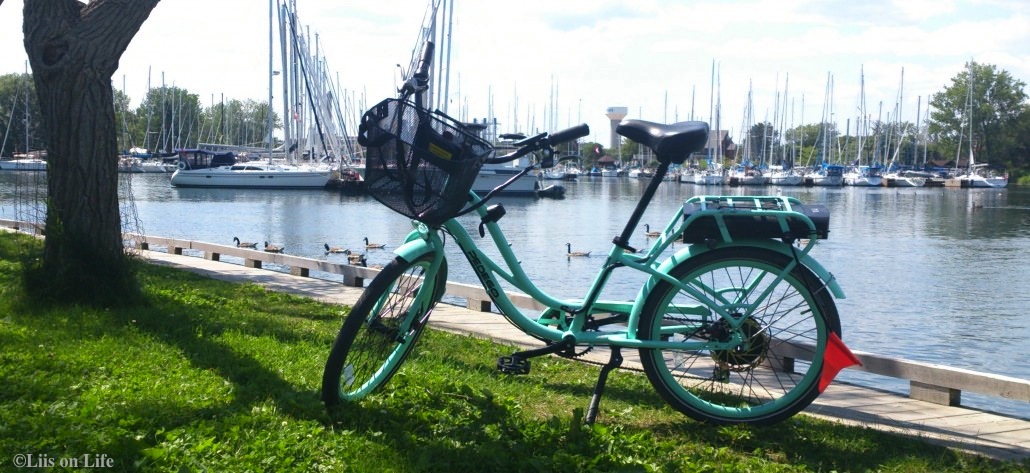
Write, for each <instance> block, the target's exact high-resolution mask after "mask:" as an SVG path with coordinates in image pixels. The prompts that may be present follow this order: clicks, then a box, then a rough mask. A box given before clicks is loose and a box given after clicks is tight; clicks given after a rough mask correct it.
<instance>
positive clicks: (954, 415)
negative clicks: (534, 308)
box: [139, 239, 1030, 460]
mask: <svg viewBox="0 0 1030 473" xmlns="http://www.w3.org/2000/svg"><path fill="white" fill-rule="evenodd" d="M152 240H153V239H152ZM203 245H207V246H212V247H214V246H217V245H211V244H201V245H200V246H203ZM190 248H193V247H192V246H191V247H190ZM219 248H221V250H219V249H210V248H208V249H206V250H204V249H201V248H194V249H197V250H200V251H204V253H203V254H202V256H203V257H197V256H184V255H183V251H182V247H177V246H175V245H174V244H172V245H169V246H168V247H167V250H166V251H151V250H140V251H139V253H140V255H141V256H142V257H143V258H144V259H145V260H148V261H150V262H152V263H155V264H163V265H169V266H175V267H178V268H182V269H186V270H190V271H194V272H197V273H200V274H204V275H207V276H210V277H212V278H215V279H221V280H228V281H235V282H251V283H255V284H260V285H263V286H265V287H267V288H268V289H270V290H274V291H283V292H290V293H294V294H299V295H303V296H307V297H311V298H314V299H316V300H319V301H323V302H329V303H337V304H345V305H353V304H354V303H355V302H356V301H357V299H358V297H359V296H360V295H361V292H362V289H361V288H360V287H355V286H360V283H361V280H362V279H366V278H371V277H372V276H373V275H374V274H375V272H374V270H371V269H367V268H355V267H349V266H348V267H346V268H338V267H337V266H347V265H335V264H333V265H329V264H328V263H325V262H324V261H321V262H315V263H310V264H309V263H303V262H299V261H295V260H301V259H302V258H299V257H295V256H289V255H271V254H262V253H263V252H260V251H257V252H253V251H252V252H251V253H253V256H254V258H255V259H254V260H245V263H244V264H242V265H241V264H233V263H227V262H221V261H219V256H218V255H219V253H218V252H217V251H225V252H229V253H231V252H233V251H234V250H236V249H235V248H232V249H229V248H226V247H221V246H219ZM239 251H244V250H239ZM247 254H250V253H247ZM212 255H214V256H213V257H212ZM262 259H263V260H267V261H269V262H274V263H278V264H284V265H287V266H289V265H290V264H291V263H293V264H298V263H300V265H304V264H307V265H308V266H312V267H313V268H314V269H320V270H321V269H323V268H324V269H343V271H342V272H341V274H343V275H344V281H345V282H346V284H341V283H339V282H334V281H328V280H324V279H316V278H310V277H306V276H308V270H307V269H306V268H305V269H303V271H300V270H294V269H291V273H293V274H289V273H285V272H279V271H272V270H267V269H261V264H260V260H262ZM247 261H250V262H249V263H248V262H247ZM253 261H257V263H256V264H255V263H254V262H253ZM309 261H311V260H309ZM328 266H333V268H329V267H328ZM470 288H471V286H465V285H455V284H448V291H447V292H448V294H455V293H459V294H458V295H462V294H461V293H467V294H472V292H471V291H472V289H470ZM467 297H469V299H468V300H469V302H468V305H469V306H470V307H476V306H477V305H478V306H479V308H480V309H486V307H488V305H487V303H485V302H482V301H478V300H475V299H473V298H472V297H471V296H467ZM430 325H431V326H433V327H435V328H437V329H442V330H448V331H452V332H458V333H466V334H473V335H477V336H482V337H484V338H490V339H493V340H496V341H499V342H505V343H512V344H516V345H521V346H530V347H537V346H540V342H539V341H537V340H535V339H533V338H531V337H529V336H527V335H525V334H523V333H522V332H521V331H519V330H518V329H516V328H515V327H513V326H512V325H511V324H509V323H508V322H507V321H506V320H505V319H504V318H503V317H502V316H500V315H498V314H494V313H490V312H482V311H479V310H472V309H469V308H466V307H460V306H455V305H446V304H440V305H439V306H438V307H437V309H436V310H434V312H433V315H432V317H431V318H430ZM624 355H625V356H626V362H625V363H624V367H625V368H627V369H633V368H634V359H633V358H634V357H635V356H636V353H635V351H634V350H625V351H624ZM859 356H860V358H862V359H863V361H864V362H866V361H871V362H873V364H876V363H887V362H889V361H890V359H886V358H882V357H877V356H875V355H871V354H859ZM607 358H608V356H607V354H606V353H604V352H603V351H602V350H595V351H594V352H593V353H591V354H590V355H589V356H588V357H585V361H589V362H595V363H603V362H604V361H606V360H607ZM487 362H491V360H487ZM913 365H916V364H915V363H912V362H901V363H899V364H898V365H897V366H901V367H902V369H903V370H904V369H911V366H913ZM892 366H893V365H892ZM906 367H908V368H906ZM953 371H955V372H956V373H957V374H955V373H951V375H953V376H958V377H959V378H962V377H963V374H964V373H963V372H962V370H953ZM945 374H949V373H948V372H945ZM906 379H913V378H906ZM964 382H965V381H961V380H960V383H964ZM1000 383H1001V384H1002V385H1003V386H1002V387H1001V388H997V389H998V395H1000V396H1002V397H1008V398H1014V399H1026V396H1027V394H1026V392H1025V388H1026V387H1027V386H1030V382H1027V381H1024V380H1011V379H1004V377H1001V381H1000ZM913 386H929V387H930V388H931V390H933V391H941V390H939V389H932V388H933V386H932V385H924V384H917V383H916V382H915V381H913ZM991 389H995V388H991ZM943 391H944V395H945V396H946V397H954V392H955V390H953V389H950V390H949V389H945V390H943ZM1013 391H1015V392H1013ZM992 392H993V391H992ZM587 401H588V400H587V399H584V403H585V402H587ZM946 404H947V403H945V404H940V403H933V402H928V401H925V400H918V399H913V398H912V397H908V396H904V395H902V394H897V393H892V392H886V391H881V390H877V389H872V388H867V387H862V386H857V385H852V384H846V383H841V382H836V383H834V384H832V385H831V386H830V387H829V388H828V389H827V390H826V392H824V393H823V394H822V395H821V396H820V397H819V398H818V399H817V400H816V401H815V402H814V403H813V404H812V405H811V406H809V408H808V409H806V410H805V412H806V413H807V414H809V415H813V416H817V417H821V418H825V419H830V420H833V421H837V422H841V423H844V424H849V425H857V426H864V427H868V428H873V429H878V430H884V431H889V432H894V433H898V434H902V435H907V436H913V437H917V438H920V439H923V440H925V441H927V442H931V443H935V444H939V445H945V446H948V447H951V448H956V449H960V450H964V451H969V452H974V453H978V454H981V455H984V456H987V457H991V458H998V459H1005V460H1019V459H1023V458H1030V420H1028V419H1022V418H1015V417H1011V416H1005V415H1002V414H997V413H990V412H983V411H979V410H974V409H970V408H965V407H959V406H950V405H946ZM601 411H602V414H603V412H604V403H603V401H602V405H601Z"/></svg>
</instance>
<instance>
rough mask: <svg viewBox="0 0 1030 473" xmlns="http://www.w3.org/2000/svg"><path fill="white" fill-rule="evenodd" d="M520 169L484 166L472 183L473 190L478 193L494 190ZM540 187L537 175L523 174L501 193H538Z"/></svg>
mask: <svg viewBox="0 0 1030 473" xmlns="http://www.w3.org/2000/svg"><path fill="white" fill-rule="evenodd" d="M518 171H519V170H518V169H515V168H505V169H488V168H483V169H481V170H480V171H479V175H477V176H476V181H475V182H473V183H472V190H474V191H476V193H477V194H480V195H482V194H485V193H487V192H490V191H492V190H493V189H494V188H495V187H497V186H499V185H501V184H504V183H505V182H507V181H508V179H510V178H511V177H512V176H514V175H515V174H517V173H518ZM539 188H540V186H539V183H538V178H537V176H536V175H533V174H530V175H526V176H522V177H520V178H519V179H517V180H516V181H515V182H512V183H511V185H509V186H508V187H505V188H504V190H502V191H501V194H525V195H530V194H534V193H536V191H537V190H538V189H539Z"/></svg>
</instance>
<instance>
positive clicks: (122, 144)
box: [0, 74, 282, 157]
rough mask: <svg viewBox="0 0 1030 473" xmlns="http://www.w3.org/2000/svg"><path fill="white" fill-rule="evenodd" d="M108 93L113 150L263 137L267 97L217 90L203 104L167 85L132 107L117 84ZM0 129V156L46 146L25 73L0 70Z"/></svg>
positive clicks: (247, 142) (261, 140)
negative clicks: (231, 95) (258, 98)
mask: <svg viewBox="0 0 1030 473" xmlns="http://www.w3.org/2000/svg"><path fill="white" fill-rule="evenodd" d="M112 93H113V96H114V104H113V105H114V115H115V126H116V128H117V129H118V133H117V140H118V150H119V152H120V153H123V154H129V153H130V150H132V149H134V148H135V149H144V150H146V151H147V152H150V153H161V152H166V153H167V152H174V150H176V149H181V148H195V147H197V145H198V144H199V143H219V144H227V145H233V146H264V145H265V144H266V143H267V140H268V113H269V107H268V103H267V102H259V101H255V100H250V99H248V100H239V99H234V98H228V99H227V98H225V97H224V96H223V97H219V98H218V99H217V101H216V100H215V99H214V98H212V99H211V101H210V102H209V103H208V104H207V105H206V106H205V105H204V104H202V103H201V100H200V98H199V97H198V96H197V94H194V93H191V92H190V91H189V90H186V89H183V88H180V87H176V86H171V87H153V88H151V89H150V90H149V91H148V92H147V95H146V97H144V98H143V100H142V101H141V102H140V104H139V105H138V106H136V107H134V108H133V107H130V103H131V102H132V100H131V98H130V97H129V96H128V95H126V94H125V93H123V92H122V91H120V90H117V89H113V90H112ZM26 110H27V111H28V113H26ZM271 113H272V118H273V123H274V126H275V127H276V128H281V126H282V121H281V118H280V117H279V115H278V114H276V113H275V111H274V110H273V111H272V112H271ZM26 119H27V120H26ZM0 129H2V130H4V136H5V137H6V140H5V141H4V142H3V143H2V148H0V156H4V157H10V156H13V155H14V154H16V153H24V152H25V150H26V149H30V150H40V149H46V148H47V145H48V141H47V137H46V133H44V128H43V125H42V116H41V114H40V113H39V104H38V101H37V99H36V91H35V84H34V80H33V78H32V76H31V74H30V75H28V76H26V74H5V75H2V76H0Z"/></svg>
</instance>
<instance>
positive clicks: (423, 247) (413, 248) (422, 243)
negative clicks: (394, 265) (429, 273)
mask: <svg viewBox="0 0 1030 473" xmlns="http://www.w3.org/2000/svg"><path fill="white" fill-rule="evenodd" d="M432 250H433V246H432V245H430V244H429V242H428V241H426V239H425V238H424V236H423V235H422V234H421V233H419V232H418V231H413V232H411V233H409V234H408V237H407V238H406V239H405V241H404V243H403V244H402V245H401V246H398V247H397V249H396V250H393V254H395V255H397V256H399V257H401V258H403V259H404V261H415V260H416V259H418V258H419V257H420V256H422V255H424V254H426V253H429V252H430V251H432Z"/></svg>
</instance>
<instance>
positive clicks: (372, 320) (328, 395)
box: [322, 253, 447, 406]
mask: <svg viewBox="0 0 1030 473" xmlns="http://www.w3.org/2000/svg"><path fill="white" fill-rule="evenodd" d="M433 257H434V253H429V254H426V255H423V256H421V257H419V258H418V259H416V260H415V261H412V262H408V261H405V260H404V259H403V258H400V257H397V258H394V260H393V261H392V262H390V264H388V265H386V267H384V268H383V270H382V271H381V272H380V273H379V275H377V276H376V277H375V278H374V279H372V282H371V283H369V285H368V287H367V288H366V289H365V292H364V293H362V295H361V297H360V298H358V301H357V303H356V304H355V305H354V307H353V309H351V312H350V314H349V315H348V316H347V318H346V319H345V320H344V322H343V327H341V328H340V333H339V334H338V335H337V336H336V341H334V342H333V347H332V349H331V351H330V352H329V358H328V360H326V365H325V371H324V372H323V373H322V401H323V402H324V403H325V404H326V406H332V405H336V404H339V403H340V402H341V401H355V400H358V399H361V398H363V397H365V396H366V395H368V394H369V393H371V392H373V391H375V390H376V389H377V388H379V387H380V386H382V385H383V384H385V383H386V382H387V381H389V380H390V377H392V376H393V374H394V373H396V372H397V369H398V368H400V366H401V364H402V363H403V362H404V360H405V358H407V356H408V353H410V352H411V349H412V348H413V347H414V346H415V342H416V341H418V338H419V335H421V333H422V330H423V329H425V326H426V322H428V319H429V314H430V312H431V311H432V309H433V307H434V306H435V305H436V303H437V302H438V301H439V300H440V297H441V296H442V295H443V292H444V289H445V285H446V283H447V261H446V260H444V261H443V263H442V264H441V266H440V270H439V271H437V273H436V274H428V272H429V267H430V265H431V263H432V261H433ZM427 281H431V282H427ZM425 291H433V293H432V294H429V293H427V292H425ZM417 301H421V302H418V303H417Z"/></svg>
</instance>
